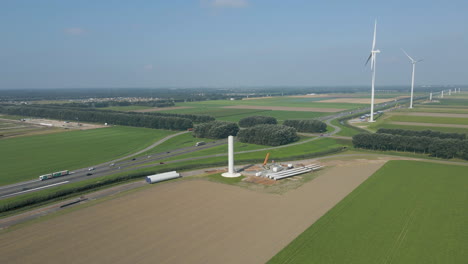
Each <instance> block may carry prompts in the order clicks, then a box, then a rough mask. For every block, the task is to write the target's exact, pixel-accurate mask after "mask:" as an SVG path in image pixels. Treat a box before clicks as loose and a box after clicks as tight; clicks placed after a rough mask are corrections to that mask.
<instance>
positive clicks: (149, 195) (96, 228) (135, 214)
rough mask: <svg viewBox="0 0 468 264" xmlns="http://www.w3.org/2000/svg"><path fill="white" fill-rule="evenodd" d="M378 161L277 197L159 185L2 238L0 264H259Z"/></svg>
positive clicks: (210, 186)
mask: <svg viewBox="0 0 468 264" xmlns="http://www.w3.org/2000/svg"><path fill="white" fill-rule="evenodd" d="M384 162H385V161H383V160H351V161H343V162H340V163H335V167H332V168H328V169H326V170H325V171H323V172H322V175H320V176H319V177H317V178H316V179H314V180H313V181H311V182H308V183H306V184H305V185H303V186H302V187H300V188H298V189H296V190H292V191H289V192H288V193H286V194H284V195H273V194H266V193H262V192H254V191H249V190H246V189H243V188H240V187H236V186H229V185H223V184H218V183H212V182H207V181H203V180H193V181H179V182H168V183H164V184H159V185H156V186H154V187H153V188H149V189H146V190H143V191H140V192H136V193H131V194H127V195H125V196H122V197H118V198H116V199H113V200H110V201H107V202H103V203H100V204H97V205H94V206H91V207H88V208H83V209H81V210H78V211H74V212H71V213H68V214H65V215H61V216H57V217H54V218H52V219H50V220H47V221H43V222H40V223H36V224H32V225H29V226H26V227H24V228H21V229H18V230H13V231H11V232H8V233H4V234H2V235H1V237H0V263H264V262H265V261H267V260H268V259H269V258H271V257H272V256H273V255H275V254H276V253H277V252H278V251H279V250H281V249H282V248H283V247H284V246H286V245H287V244H288V243H289V242H290V241H291V240H292V239H294V238H295V237H296V236H297V235H299V234H300V233H302V232H303V231H304V230H305V229H306V228H307V227H308V226H310V225H311V224H312V223H313V222H315V221H316V220H317V219H318V218H319V217H320V216H322V215H323V214H324V213H325V212H327V211H328V210H329V209H331V208H332V207H333V206H334V205H335V204H336V203H337V202H338V201H340V200H341V199H342V198H344V197H345V196H346V195H347V194H348V193H349V192H351V191H352V190H353V189H354V188H355V187H357V186H358V185H359V184H360V183H361V182H363V181H364V180H365V179H367V177H369V176H370V175H371V174H373V173H374V172H375V171H376V170H377V169H378V168H380V167H381V166H382V165H383V164H384Z"/></svg>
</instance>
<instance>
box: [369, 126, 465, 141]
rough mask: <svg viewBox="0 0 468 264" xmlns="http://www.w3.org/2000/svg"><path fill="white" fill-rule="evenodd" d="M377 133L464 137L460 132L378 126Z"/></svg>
mask: <svg viewBox="0 0 468 264" xmlns="http://www.w3.org/2000/svg"><path fill="white" fill-rule="evenodd" d="M377 133H379V134H391V135H401V136H414V137H436V138H453V139H466V135H465V134H460V133H444V132H439V131H433V130H422V131H414V130H406V129H390V128H379V130H377Z"/></svg>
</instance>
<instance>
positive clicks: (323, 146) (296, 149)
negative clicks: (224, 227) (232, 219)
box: [165, 137, 343, 161]
mask: <svg viewBox="0 0 468 264" xmlns="http://www.w3.org/2000/svg"><path fill="white" fill-rule="evenodd" d="M302 140H306V138H304V139H302ZM341 146H343V145H342V144H341V143H337V141H336V140H335V139H333V138H326V137H324V138H320V139H318V140H314V141H310V142H306V143H304V144H299V145H290V146H287V145H286V146H284V147H282V148H277V149H269V150H259V149H263V148H267V147H268V146H262V145H255V144H247V143H241V142H236V143H234V151H235V152H241V151H249V150H259V151H255V152H250V153H242V154H236V155H235V159H236V160H249V159H263V158H265V156H266V154H267V153H270V159H274V160H277V159H287V158H288V157H293V156H299V155H305V154H310V153H316V152H321V151H325V150H329V149H332V148H337V147H341ZM221 153H227V145H222V146H217V147H213V148H209V149H205V150H200V151H197V152H194V153H189V154H184V155H180V156H177V157H173V158H170V159H167V160H165V161H169V160H180V159H184V158H191V157H201V156H205V155H214V154H221ZM210 160H212V161H214V160H226V157H225V156H223V157H215V158H210Z"/></svg>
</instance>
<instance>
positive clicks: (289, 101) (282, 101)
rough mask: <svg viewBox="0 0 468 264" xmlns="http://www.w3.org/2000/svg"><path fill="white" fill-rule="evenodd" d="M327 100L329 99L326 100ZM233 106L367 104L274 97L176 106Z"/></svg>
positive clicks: (324, 106)
mask: <svg viewBox="0 0 468 264" xmlns="http://www.w3.org/2000/svg"><path fill="white" fill-rule="evenodd" d="M324 99H327V98H324ZM232 105H255V106H285V107H312V108H343V109H351V108H359V107H363V106H367V105H366V104H348V103H320V102H318V101H317V98H295V97H273V98H261V99H252V100H235V101H229V100H215V101H203V102H187V103H177V104H176V106H188V107H195V108H198V107H223V106H232Z"/></svg>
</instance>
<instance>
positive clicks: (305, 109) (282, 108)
mask: <svg viewBox="0 0 468 264" xmlns="http://www.w3.org/2000/svg"><path fill="white" fill-rule="evenodd" d="M223 108H234V109H260V110H279V111H299V112H323V113H335V112H340V111H343V110H346V109H341V108H318V107H315V108H313V107H287V106H257V105H233V106H225V107H223Z"/></svg>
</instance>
